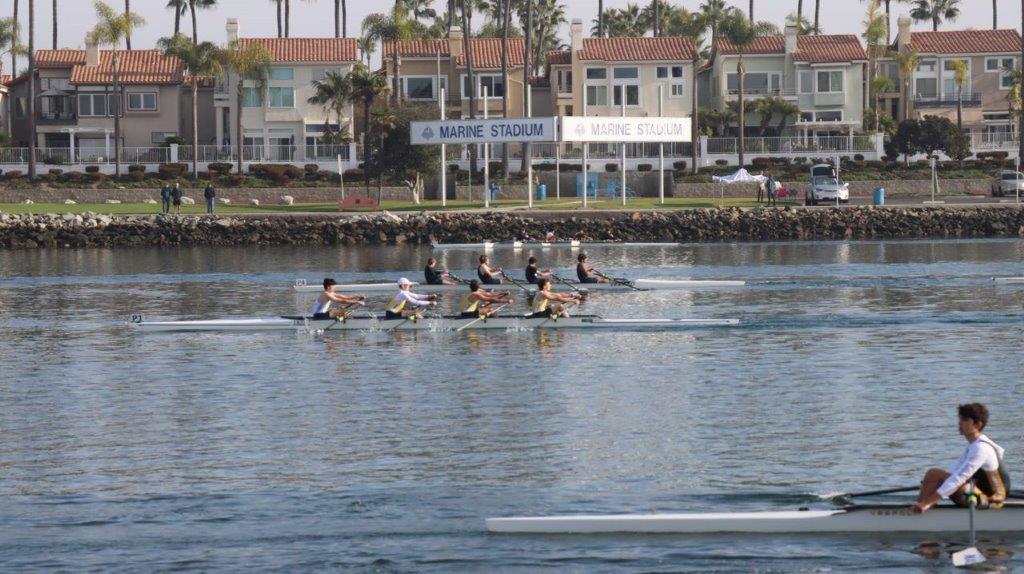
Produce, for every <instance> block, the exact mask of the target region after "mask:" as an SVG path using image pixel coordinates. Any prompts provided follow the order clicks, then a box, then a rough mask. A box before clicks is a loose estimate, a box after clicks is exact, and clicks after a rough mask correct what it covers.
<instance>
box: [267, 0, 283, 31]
mask: <svg viewBox="0 0 1024 574" xmlns="http://www.w3.org/2000/svg"><path fill="white" fill-rule="evenodd" d="M270 1H271V2H273V3H274V4H276V5H277V37H278V38H284V18H283V14H282V10H283V9H284V0H270Z"/></svg>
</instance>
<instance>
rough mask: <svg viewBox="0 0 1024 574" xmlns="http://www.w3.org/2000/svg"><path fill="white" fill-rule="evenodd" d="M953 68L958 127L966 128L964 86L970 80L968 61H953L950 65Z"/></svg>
mask: <svg viewBox="0 0 1024 574" xmlns="http://www.w3.org/2000/svg"><path fill="white" fill-rule="evenodd" d="M949 65H950V66H952V67H953V81H954V82H955V83H956V127H958V128H960V129H963V128H964V86H966V85H967V81H968V80H970V78H971V75H970V72H969V70H968V65H967V61H966V60H952V61H951V62H950V64H949Z"/></svg>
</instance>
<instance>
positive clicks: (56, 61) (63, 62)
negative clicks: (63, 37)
mask: <svg viewBox="0 0 1024 574" xmlns="http://www.w3.org/2000/svg"><path fill="white" fill-rule="evenodd" d="M84 63H85V50H36V67H37V68H69V67H71V66H74V65H75V64H84Z"/></svg>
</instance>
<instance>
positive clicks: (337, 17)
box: [334, 0, 341, 38]
mask: <svg viewBox="0 0 1024 574" xmlns="http://www.w3.org/2000/svg"><path fill="white" fill-rule="evenodd" d="M334 37H335V38H340V37H341V0H334Z"/></svg>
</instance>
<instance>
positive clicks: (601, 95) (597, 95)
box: [587, 86, 608, 106]
mask: <svg viewBox="0 0 1024 574" xmlns="http://www.w3.org/2000/svg"><path fill="white" fill-rule="evenodd" d="M587 105H588V106H607V105H608V86H587Z"/></svg>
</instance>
